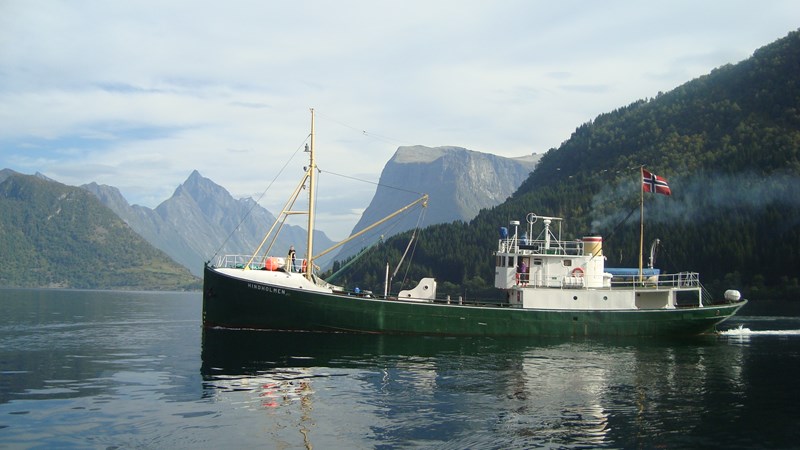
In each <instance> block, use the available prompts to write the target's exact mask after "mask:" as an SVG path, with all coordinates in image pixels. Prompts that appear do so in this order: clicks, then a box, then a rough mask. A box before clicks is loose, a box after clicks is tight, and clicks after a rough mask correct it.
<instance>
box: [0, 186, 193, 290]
mask: <svg viewBox="0 0 800 450" xmlns="http://www.w3.org/2000/svg"><path fill="white" fill-rule="evenodd" d="M0 255H2V256H3V263H2V264H0V286H4V287H6V286H13V287H59V288H81V289H165V290H166V289H169V290H176V289H197V288H199V287H200V282H199V280H198V279H197V278H195V277H192V276H191V275H190V274H189V272H188V271H187V270H186V269H185V268H184V267H182V266H180V265H178V264H176V263H175V262H174V261H173V260H171V259H170V258H169V257H168V256H167V255H166V254H164V253H163V252H161V251H160V250H157V249H155V248H154V247H152V246H151V245H150V244H148V243H147V242H146V241H145V240H144V239H143V238H142V237H140V236H139V235H137V234H136V233H135V232H133V230H131V229H130V227H128V225H126V224H125V222H123V221H122V220H121V219H120V218H119V217H117V216H116V215H115V214H114V213H113V212H112V211H111V210H110V209H108V208H107V207H105V206H103V205H102V204H101V203H100V201H99V200H98V199H97V198H95V197H94V196H93V195H92V194H90V193H89V192H87V191H85V190H83V189H80V188H77V187H71V186H66V185H63V184H61V183H57V182H55V181H51V180H45V179H42V178H40V177H36V176H31V175H21V174H11V175H9V176H7V177H6V178H5V180H4V181H2V182H0Z"/></svg>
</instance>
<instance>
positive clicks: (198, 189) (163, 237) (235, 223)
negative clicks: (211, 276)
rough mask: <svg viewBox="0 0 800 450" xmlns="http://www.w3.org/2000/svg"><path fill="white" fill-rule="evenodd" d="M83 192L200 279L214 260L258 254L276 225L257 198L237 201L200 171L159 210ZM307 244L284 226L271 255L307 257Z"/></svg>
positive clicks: (98, 190) (102, 190)
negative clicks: (289, 253) (292, 248)
mask: <svg viewBox="0 0 800 450" xmlns="http://www.w3.org/2000/svg"><path fill="white" fill-rule="evenodd" d="M82 187H83V188H84V189H86V190H88V191H90V192H92V193H94V194H95V195H96V196H97V197H98V198H99V199H100V200H101V201H102V202H103V203H104V204H105V205H106V206H108V207H109V208H111V209H112V210H113V211H114V212H116V213H117V215H119V216H120V217H121V218H122V219H123V220H125V222H127V223H128V224H129V225H130V226H131V228H133V229H134V230H135V231H136V232H137V233H139V234H141V235H142V236H143V237H145V239H147V240H148V241H149V242H151V243H153V245H155V246H156V247H158V248H161V249H163V250H164V251H165V252H166V253H167V254H169V255H170V256H172V257H173V258H174V259H175V261H177V262H178V263H180V264H182V265H184V266H186V267H187V268H189V269H190V270H191V271H192V273H194V274H195V275H197V276H202V272H203V262H204V261H208V260H209V259H210V258H212V257H213V256H214V255H224V254H243V253H245V254H247V253H249V252H252V251H254V250H255V249H256V248H257V247H258V245H259V243H260V242H261V240H262V239H263V238H264V234H265V233H266V231H267V230H268V229H269V226H270V225H271V224H272V223H273V222H274V221H275V216H273V215H272V214H271V213H270V212H269V211H267V210H266V209H264V208H263V207H261V206H259V205H258V204H256V202H255V201H254V200H253V199H251V198H244V199H238V200H237V199H234V198H233V196H231V195H230V193H229V192H228V191H227V190H225V188H223V187H222V186H220V185H218V184H216V183H214V182H213V181H211V180H210V179H208V178H205V177H203V176H202V175H200V173H199V172H198V171H197V170H195V171H193V172H192V173H191V174H190V175H189V177H188V178H187V179H186V181H185V182H184V183H182V184H181V185H180V186H178V187H177V188H176V189H175V192H174V193H173V195H172V196H171V197H170V198H169V199H167V200H165V201H164V202H162V203H161V204H159V205H158V206H157V207H156V208H155V209H150V208H146V207H143V206H139V205H130V204H128V202H127V201H126V200H125V199H124V197H123V196H122V195H121V194H120V192H119V190H118V189H116V188H114V187H111V186H105V185H98V184H96V183H90V184H87V185H84V186H82ZM237 227H238V229H237ZM234 230H236V232H235V233H234ZM226 239H227V240H226ZM305 240H306V231H305V229H304V228H302V227H299V226H296V225H285V226H284V227H283V229H282V231H281V234H280V236H279V238H278V240H277V241H276V244H275V247H274V248H273V249H272V251H271V252H270V253H272V254H278V255H282V254H284V253H285V252H287V251H288V249H289V246H290V245H294V246H295V249H296V250H297V252H298V254H303V252H305V245H304V243H305ZM314 240H315V242H317V243H319V245H321V246H323V247H325V246H330V245H332V241H331V240H330V239H329V238H328V237H327V236H326V235H325V233H323V232H321V231H316V232H315V234H314Z"/></svg>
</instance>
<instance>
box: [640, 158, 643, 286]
mask: <svg viewBox="0 0 800 450" xmlns="http://www.w3.org/2000/svg"><path fill="white" fill-rule="evenodd" d="M642 180H644V166H642V167H640V168H639V198H640V200H639V283H642V281H643V275H642V253H643V252H644V185H643V183H642Z"/></svg>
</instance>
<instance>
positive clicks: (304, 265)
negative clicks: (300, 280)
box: [300, 259, 306, 273]
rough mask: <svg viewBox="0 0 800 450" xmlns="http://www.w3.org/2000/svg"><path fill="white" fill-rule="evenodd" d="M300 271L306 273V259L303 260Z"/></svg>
mask: <svg viewBox="0 0 800 450" xmlns="http://www.w3.org/2000/svg"><path fill="white" fill-rule="evenodd" d="M300 272H302V273H306V260H305V259H304V260H303V264H302V269H301V270H300Z"/></svg>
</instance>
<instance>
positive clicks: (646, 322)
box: [203, 267, 746, 337]
mask: <svg viewBox="0 0 800 450" xmlns="http://www.w3.org/2000/svg"><path fill="white" fill-rule="evenodd" d="M745 303H746V301H741V302H737V303H730V304H724V305H718V306H707V307H702V308H681V309H657V310H625V311H588V310H536V309H520V308H509V307H479V306H459V305H447V304H440V303H416V302H405V301H397V300H381V299H375V298H364V297H356V296H343V295H336V294H321V293H317V292H309V291H304V290H296V289H288V288H283V287H272V286H269V285H262V284H258V283H254V282H249V281H243V280H241V279H237V278H234V277H230V276H227V275H224V274H221V273H219V272H217V271H215V270H213V269H211V268H209V267H206V268H205V276H204V292H203V325H204V326H206V327H227V328H253V329H269V330H297V331H345V332H358V333H385V334H420V335H447V336H509V337H512V336H513V337H537V336H551V337H557V336H558V337H561V336H688V335H697V334H701V333H705V332H709V331H713V330H714V327H715V326H716V325H717V324H719V323H720V322H722V321H724V320H725V319H727V318H729V317H731V316H732V315H733V314H735V313H736V311H737V310H738V309H739V308H741V307H742V306H743V305H744V304H745Z"/></svg>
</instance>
